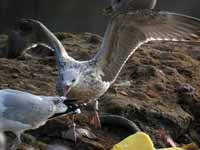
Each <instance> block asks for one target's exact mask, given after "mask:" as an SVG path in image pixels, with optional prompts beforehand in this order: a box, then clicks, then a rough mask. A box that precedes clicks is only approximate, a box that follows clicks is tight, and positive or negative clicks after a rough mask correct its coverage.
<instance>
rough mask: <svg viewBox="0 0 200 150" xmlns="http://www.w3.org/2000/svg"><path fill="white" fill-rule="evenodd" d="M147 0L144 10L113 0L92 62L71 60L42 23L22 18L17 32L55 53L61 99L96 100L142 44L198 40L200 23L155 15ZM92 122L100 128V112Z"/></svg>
mask: <svg viewBox="0 0 200 150" xmlns="http://www.w3.org/2000/svg"><path fill="white" fill-rule="evenodd" d="M146 2H147V4H148V5H145V6H144V7H142V5H141V4H140V3H139V2H136V1H135V0H111V6H110V7H109V12H112V13H111V14H112V15H111V19H110V21H109V23H108V26H107V29H106V32H105V35H104V38H103V42H102V45H101V47H100V49H99V51H98V53H97V54H96V55H95V56H94V57H93V58H92V59H91V60H88V61H78V60H75V59H74V58H72V57H70V56H69V55H68V54H67V52H66V50H65V48H64V46H63V45H62V44H61V42H60V41H59V40H58V39H57V38H56V37H55V36H54V35H53V33H52V32H51V31H50V30H49V29H47V28H46V27H45V26H44V25H43V24H42V23H41V22H39V21H36V20H30V19H29V20H21V22H20V24H19V28H18V31H19V32H20V34H21V35H23V36H25V37H26V38H28V39H29V40H28V41H29V44H36V43H45V44H47V45H48V46H49V47H51V48H52V49H54V50H55V55H56V60H57V65H58V68H59V79H58V84H57V87H58V88H57V89H58V91H60V93H61V95H64V96H67V97H69V98H75V99H77V103H79V104H80V103H88V102H94V101H97V100H98V98H99V97H100V96H102V95H103V94H104V93H105V92H106V91H107V90H108V88H109V87H110V86H111V85H112V83H114V82H115V80H116V79H117V77H118V75H119V73H120V71H121V70H122V68H123V66H124V65H125V63H126V62H127V60H128V59H129V58H130V57H131V55H132V54H133V53H134V52H135V51H136V50H137V49H138V48H139V47H140V46H141V45H143V44H145V43H147V42H149V41H176V42H179V41H181V42H188V41H189V42H190V41H191V42H200V19H197V18H194V17H190V16H186V15H182V14H177V13H172V12H165V11H154V10H152V8H154V6H155V4H156V1H155V0H146ZM138 7H139V8H141V9H139V8H138ZM136 8H138V9H136ZM145 8H148V9H145ZM94 120H95V123H96V125H98V126H100V122H99V118H98V113H97V109H96V118H95V119H94Z"/></svg>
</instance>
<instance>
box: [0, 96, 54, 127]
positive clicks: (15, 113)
mask: <svg viewBox="0 0 200 150" xmlns="http://www.w3.org/2000/svg"><path fill="white" fill-rule="evenodd" d="M38 99H39V97H38V96H34V95H32V94H29V93H27V94H26V93H24V94H20V93H10V94H7V95H6V97H5V102H4V104H3V105H4V107H5V108H6V109H5V111H4V112H2V117H3V118H4V119H8V120H12V121H17V122H21V123H24V124H30V125H33V124H37V123H38V122H41V121H42V120H43V119H47V118H48V116H49V115H50V114H52V112H53V108H52V104H51V103H49V102H48V101H40V100H38Z"/></svg>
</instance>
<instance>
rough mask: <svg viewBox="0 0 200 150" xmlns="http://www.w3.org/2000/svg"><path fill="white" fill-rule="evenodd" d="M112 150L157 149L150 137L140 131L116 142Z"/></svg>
mask: <svg viewBox="0 0 200 150" xmlns="http://www.w3.org/2000/svg"><path fill="white" fill-rule="evenodd" d="M112 150H155V149H154V146H153V142H152V141H151V139H150V137H149V136H148V135H147V134H145V133H143V132H138V133H136V134H134V135H131V136H129V137H127V138H126V139H124V140H123V141H121V142H120V143H118V144H116V145H115V146H114V147H113V148H112Z"/></svg>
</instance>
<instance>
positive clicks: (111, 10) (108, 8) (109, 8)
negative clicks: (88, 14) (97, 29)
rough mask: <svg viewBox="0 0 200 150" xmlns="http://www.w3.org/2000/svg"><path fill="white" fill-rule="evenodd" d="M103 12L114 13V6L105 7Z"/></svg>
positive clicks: (106, 14) (107, 14)
mask: <svg viewBox="0 0 200 150" xmlns="http://www.w3.org/2000/svg"><path fill="white" fill-rule="evenodd" d="M102 14H103V15H104V16H111V15H112V14H113V8H112V6H109V7H107V8H104V9H103V11H102Z"/></svg>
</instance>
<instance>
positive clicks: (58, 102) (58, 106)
mask: <svg viewBox="0 0 200 150" xmlns="http://www.w3.org/2000/svg"><path fill="white" fill-rule="evenodd" d="M66 99H67V98H66V97H54V98H53V103H54V105H55V113H63V112H66V111H67V109H68V107H67V106H66V105H65V104H64V101H65V100H66Z"/></svg>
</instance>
